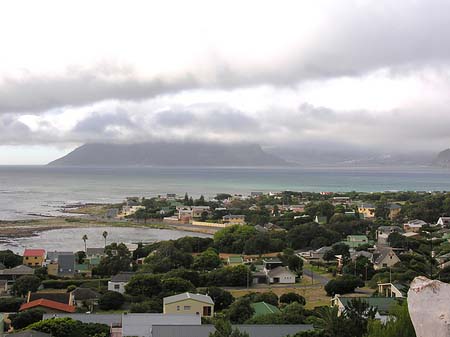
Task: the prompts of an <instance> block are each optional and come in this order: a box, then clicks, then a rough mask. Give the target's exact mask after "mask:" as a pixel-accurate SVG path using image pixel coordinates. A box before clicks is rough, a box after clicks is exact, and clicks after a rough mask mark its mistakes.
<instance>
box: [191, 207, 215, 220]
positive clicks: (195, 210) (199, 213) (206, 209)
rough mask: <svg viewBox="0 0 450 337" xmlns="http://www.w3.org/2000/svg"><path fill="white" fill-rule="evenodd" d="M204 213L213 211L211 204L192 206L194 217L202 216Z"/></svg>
mask: <svg viewBox="0 0 450 337" xmlns="http://www.w3.org/2000/svg"><path fill="white" fill-rule="evenodd" d="M204 213H207V214H209V213H211V210H210V207H209V206H192V217H193V218H201V217H202V216H203V214H204Z"/></svg>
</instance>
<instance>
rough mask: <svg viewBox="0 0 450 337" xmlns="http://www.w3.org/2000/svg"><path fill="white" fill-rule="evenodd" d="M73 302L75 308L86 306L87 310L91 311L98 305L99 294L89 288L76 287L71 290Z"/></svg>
mask: <svg viewBox="0 0 450 337" xmlns="http://www.w3.org/2000/svg"><path fill="white" fill-rule="evenodd" d="M72 297H73V303H74V305H75V306H76V307H77V308H83V307H88V308H89V311H93V309H94V307H96V306H97V305H98V299H99V298H100V294H99V293H98V292H96V291H94V290H92V289H91V288H76V289H75V290H74V291H72Z"/></svg>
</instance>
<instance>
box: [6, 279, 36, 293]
mask: <svg viewBox="0 0 450 337" xmlns="http://www.w3.org/2000/svg"><path fill="white" fill-rule="evenodd" d="M40 285H41V279H40V278H39V277H37V276H34V275H24V276H21V277H19V278H18V279H17V280H16V282H15V283H14V285H13V287H12V289H11V291H12V293H13V294H14V295H16V296H25V295H27V294H28V292H29V291H31V292H35V291H36V290H38V288H39V286H40Z"/></svg>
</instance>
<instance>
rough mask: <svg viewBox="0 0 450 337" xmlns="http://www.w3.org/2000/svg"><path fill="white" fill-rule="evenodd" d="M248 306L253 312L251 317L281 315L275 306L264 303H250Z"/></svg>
mask: <svg viewBox="0 0 450 337" xmlns="http://www.w3.org/2000/svg"><path fill="white" fill-rule="evenodd" d="M250 305H251V307H252V308H253V310H255V313H254V314H253V316H261V315H267V314H279V313H281V310H280V309H278V308H277V307H276V306H274V305H272V304H269V303H266V302H256V303H252V304H250Z"/></svg>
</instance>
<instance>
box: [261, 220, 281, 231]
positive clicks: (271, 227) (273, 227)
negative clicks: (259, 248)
mask: <svg viewBox="0 0 450 337" xmlns="http://www.w3.org/2000/svg"><path fill="white" fill-rule="evenodd" d="M264 228H265V229H266V230H267V231H268V232H285V231H286V230H285V229H284V228H281V227H280V226H278V225H275V224H273V223H271V222H268V223H266V224H265V225H264Z"/></svg>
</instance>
